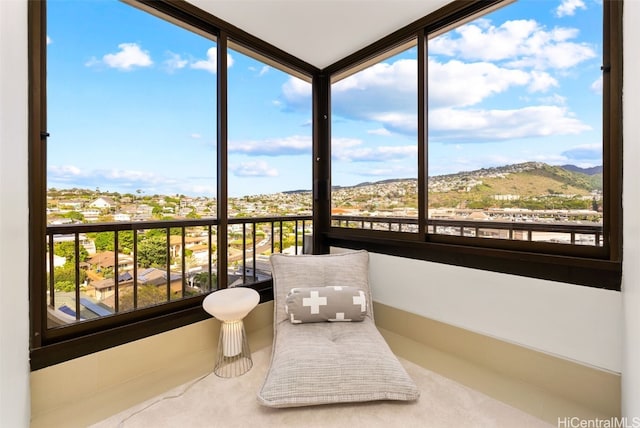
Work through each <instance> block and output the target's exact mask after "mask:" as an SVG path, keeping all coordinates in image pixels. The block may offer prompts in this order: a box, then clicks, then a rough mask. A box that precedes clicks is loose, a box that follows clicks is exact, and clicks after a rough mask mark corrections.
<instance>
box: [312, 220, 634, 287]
mask: <svg viewBox="0 0 640 428" xmlns="http://www.w3.org/2000/svg"><path fill="white" fill-rule="evenodd" d="M418 238H419V236H418V235H417V234H413V235H410V236H408V237H405V238H404V239H402V237H401V235H400V234H397V233H395V234H394V233H389V234H387V236H384V234H375V233H374V234H371V233H367V232H362V231H357V230H345V229H332V230H331V231H330V232H328V233H325V234H323V240H324V243H325V244H326V245H327V246H334V247H344V248H352V249H365V250H368V251H371V252H374V253H380V254H386V255H391V256H399V257H406V258H411V259H415V260H424V261H430V262H435V263H444V264H448V265H453V266H461V267H468V268H473V269H482V270H487V271H492V272H499V273H506V274H511V275H518V276H525V277H530V278H538V279H545V280H550V281H558V282H564V283H569V284H577V285H583V286H587V287H595V288H604V289H608V290H615V291H620V284H621V279H622V263H621V262H620V261H611V260H604V259H601V258H596V257H577V256H566V255H555V254H540V253H533V252H527V251H522V250H517V251H516V250H510V249H499V248H487V247H478V246H475V247H474V246H469V245H459V244H452V243H440V242H438V243H436V242H423V241H419V240H418Z"/></svg>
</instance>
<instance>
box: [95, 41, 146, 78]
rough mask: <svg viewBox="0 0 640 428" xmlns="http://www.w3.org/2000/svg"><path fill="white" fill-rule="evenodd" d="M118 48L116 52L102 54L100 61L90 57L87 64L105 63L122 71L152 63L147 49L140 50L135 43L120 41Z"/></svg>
mask: <svg viewBox="0 0 640 428" xmlns="http://www.w3.org/2000/svg"><path fill="white" fill-rule="evenodd" d="M118 48H119V49H120V50H119V51H118V52H116V53H108V54H106V55H104V56H103V57H102V60H101V61H100V60H96V59H95V58H92V59H91V60H90V61H89V62H87V65H88V66H92V65H96V64H105V65H106V66H107V67H110V68H115V69H118V70H122V71H130V70H133V69H134V68H136V67H149V66H151V65H153V61H152V60H151V55H149V51H145V50H142V49H141V48H140V46H139V45H138V44H137V43H120V44H119V45H118Z"/></svg>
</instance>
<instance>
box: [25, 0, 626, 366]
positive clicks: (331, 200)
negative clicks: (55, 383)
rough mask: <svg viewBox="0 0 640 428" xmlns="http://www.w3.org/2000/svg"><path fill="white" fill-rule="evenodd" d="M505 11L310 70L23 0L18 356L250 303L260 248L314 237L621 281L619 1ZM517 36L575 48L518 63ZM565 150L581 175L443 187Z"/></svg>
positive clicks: (226, 32) (115, 13)
mask: <svg viewBox="0 0 640 428" xmlns="http://www.w3.org/2000/svg"><path fill="white" fill-rule="evenodd" d="M507 3H511V2H509V1H501V0H489V1H474V2H467V1H454V2H452V3H450V4H448V5H447V6H445V7H444V8H442V9H441V10H439V11H437V12H434V13H433V14H432V15H428V16H426V17H424V18H422V19H421V20H419V21H416V22H414V23H412V24H409V25H408V26H407V27H405V28H403V29H400V30H398V31H397V32H395V33H393V34H391V35H389V36H388V37H386V38H384V39H382V40H380V41H378V42H376V43H375V44H373V45H371V46H369V47H366V48H364V49H363V50H362V51H360V52H356V53H355V54H353V55H351V56H349V57H347V58H344V59H342V60H340V61H338V62H337V63H335V64H333V65H331V66H329V67H327V68H326V69H323V70H319V69H316V68H315V67H313V66H311V65H309V64H306V63H304V62H303V61H301V60H299V59H297V58H295V57H292V56H290V55H288V54H286V53H284V52H282V51H280V50H278V49H277V48H274V47H273V46H270V45H268V44H267V43H266V42H264V41H263V40H260V39H257V38H255V37H253V36H251V35H249V34H247V33H244V32H243V31H241V30H239V29H238V28H236V27H233V26H232V25H229V24H226V23H224V22H223V21H220V20H218V19H217V18H214V17H211V16H209V15H207V14H205V13H203V12H202V11H201V10H199V9H197V8H196V7H195V6H193V5H191V4H190V3H188V2H173V1H147V0H127V2H125V3H121V2H116V1H105V2H100V3H99V4H98V3H94V2H84V1H73V2H69V1H56V0H50V1H48V2H44V1H32V2H29V32H30V34H29V49H30V91H29V93H30V137H29V165H30V167H29V180H30V182H29V192H30V194H29V201H30V207H29V211H30V245H29V246H30V267H31V268H30V272H29V275H30V278H29V283H30V299H31V312H30V317H31V326H32V334H31V363H32V369H37V368H41V367H44V366H47V365H50V364H55V363H58V362H61V361H65V360H67V359H71V358H75V357H77V356H80V355H85V354H87V353H90V352H95V351H98V350H101V349H105V348H107V347H111V346H115V345H118V344H122V343H125V342H127V341H131V340H135V339H138V338H142V337H146V336H148V335H151V334H155V333H158V332H162V331H166V330H168V329H171V328H176V327H179V326H182V325H186V324H189V323H192V322H195V321H199V320H202V319H205V318H206V317H208V315H207V314H206V313H204V311H203V310H202V308H201V302H202V299H203V298H204V295H205V294H206V293H208V292H210V291H211V290H214V289H215V288H216V287H226V286H228V285H229V284H242V285H248V286H252V287H254V288H256V289H258V290H259V291H260V293H261V295H262V298H263V300H267V299H269V298H270V294H269V293H270V292H271V289H270V280H269V279H268V275H263V273H264V272H261V270H262V267H263V266H262V265H261V260H260V256H266V255H268V254H269V253H271V252H274V251H290V252H291V253H293V254H299V253H300V252H309V249H308V247H309V246H308V244H309V243H310V240H311V233H312V239H313V241H312V242H313V250H314V251H316V252H326V251H328V249H329V247H330V246H337V247H353V248H365V249H369V250H371V251H375V252H379V253H384V254H391V255H396V256H401V257H410V258H416V259H421V260H428V261H434V262H440V263H447V264H452V265H456V266H465V267H471V268H476V269H485V270H491V271H497V272H505V273H511V274H516V275H524V276H529V277H534V278H542V279H549V280H556V281H563V282H569V283H573V284H580V285H587V286H594V287H604V288H609V289H614V290H619V289H620V277H621V263H620V262H621V162H620V160H621V148H622V143H621V132H620V127H621V117H622V112H621V93H622V71H621V62H622V58H621V56H622V47H621V40H622V38H621V16H622V2H619V1H609V0H605V1H604V2H603V3H600V4H599V3H598V2H590V3H585V5H584V8H582V7H581V6H577V7H576V8H571V7H568V6H565V7H564V8H561V9H548V10H543V8H540V7H539V3H536V4H535V7H534V8H529V7H528V6H530V5H531V2H530V1H520V2H517V3H515V4H513V5H510V6H509V5H507ZM132 5H133V6H135V7H131V6H132ZM503 6H504V7H503ZM513 11H515V12H513ZM516 12H517V13H516ZM554 14H555V15H554ZM60 16H64V17H65V18H66V20H67V21H66V24H65V25H62V24H61V21H57V19H58V18H59V17H60ZM553 16H556V18H553ZM585 17H587V18H588V19H589V21H588V22H589V26H590V27H589V28H590V32H588V34H583V33H581V32H580V31H576V29H579V28H582V27H581V26H582V25H583V21H581V20H582V19H583V18H585ZM560 18H562V22H563V23H562V24H561V25H560V24H558V25H556V24H553V23H550V22H551V21H549V20H550V19H560ZM514 19H518V20H519V21H518V22H517V23H514V22H513V20H514ZM600 22H601V24H600ZM516 24H517V25H516ZM596 27H598V28H601V31H600V32H599V31H593V28H596ZM467 33H472V34H473V36H472V37H469V39H471V40H480V41H485V40H486V39H487V38H496V37H497V38H498V39H499V40H501V41H502V42H503V43H500V44H498V43H497V42H496V43H492V44H490V49H488V50H487V49H485V48H486V45H487V44H486V43H484V42H483V44H481V46H477V47H474V48H473V49H471V50H469V49H468V47H469V46H468V45H465V44H464V43H463V42H464V41H465V34H467ZM504 36H506V39H500V37H504ZM518 37H520V39H518ZM514 38H516V39H517V40H520V41H522V42H523V43H525V44H527V43H528V45H527V46H528V48H529V49H530V52H531V51H533V50H535V49H537V48H539V47H540V46H547V47H549V46H551V48H554V49H556V50H558V49H559V48H560V47H561V48H562V49H560V50H561V51H562V52H563V53H564V52H567V49H566V48H568V47H574V48H575V51H574V52H576V55H577V56H576V55H573V56H571V57H567V58H561V59H563V60H565V61H569V60H572V61H573V62H572V66H571V67H568V66H567V67H564V68H562V67H556V68H553V67H551V68H549V64H550V61H551V59H552V58H555V59H558V57H552V56H551V55H545V56H543V57H542V58H543V59H544V61H546V63H545V62H544V61H543V63H541V64H538V65H536V63H535V62H534V61H533V59H535V58H533V59H532V58H531V57H530V56H526V55H524V54H520V55H518V54H517V52H519V51H518V50H517V49H516V48H517V47H518V44H517V43H515V44H514V40H513V39H514ZM550 40H551V41H550ZM545 43H546V45H545ZM554 43H555V44H554ZM497 46H501V47H502V48H503V50H497V51H494V50H493V49H497ZM520 47H521V46H520ZM481 48H482V49H481ZM552 51H553V49H552ZM469 52H472V54H470V53H469ZM498 53H500V55H498ZM481 54H484V55H485V57H483V56H482V55H481ZM578 54H580V55H582V56H580V55H578ZM537 58H538V59H540V57H537ZM600 63H601V64H600ZM545 64H546V65H545ZM556 65H557V64H556ZM544 66H547V68H544ZM600 66H601V67H602V74H601V86H600V83H598V82H600V79H599V77H598V76H599V75H600V70H599V68H600ZM478 69H479V70H480V72H478ZM443 70H444V71H446V72H445V73H442V71H443ZM461 70H463V71H461ZM469 70H471V71H469ZM558 70H561V72H560V71H558ZM504 76H507V77H508V78H507V79H506V86H504V85H505V79H504ZM452 77H455V79H454V80H453V81H451V80H450V79H451V78H452ZM467 80H468V81H472V82H476V81H477V82H480V83H478V84H477V85H476V84H474V85H472V86H471V87H469V86H468V85H467V83H468V82H467ZM310 82H311V83H310ZM501 85H502V86H501ZM600 87H601V88H602V90H601V92H600V91H599V88H600ZM463 88H467V89H466V90H465V91H462V92H463V93H461V89H463ZM545 88H547V89H548V90H547V92H544V91H543V89H545ZM575 88H577V90H575V91H574V89H575ZM356 89H357V90H356ZM506 89H511V90H515V92H508V91H507V90H506ZM594 89H596V90H595V91H594ZM473 91H476V92H477V93H476V98H472V99H471V101H469V96H471V95H473V94H472V93H471V92H473ZM528 91H529V92H528ZM478 94H479V95H478ZM572 94H577V97H578V98H574V95H572ZM465 100H467V101H465ZM541 107H544V108H541ZM494 116H495V117H501V118H505V121H506V118H508V119H509V120H510V124H513V125H512V126H510V127H504V126H502V127H500V126H499V125H501V123H498V122H497V121H495V117H494ZM532 118H534V119H542V121H541V120H537V121H533V119H532ZM491 120H493V122H492V125H493V126H487V125H486V123H489V122H491ZM483 123H485V125H483ZM531 123H536V124H537V125H536V126H535V127H534V128H535V129H533V130H531V129H527V126H526V125H527V124H529V125H530V124H531ZM274 124H275V125H276V126H273V125H274ZM540 124H542V125H545V124H546V126H547V127H543V126H541V125H540ZM598 124H600V125H598ZM505 128H506V129H507V130H509V131H510V132H511V134H509V132H504V129H505ZM500 129H502V130H503V132H502V133H500V132H499V130H500ZM514 130H517V131H519V132H520V133H517V132H515V131H514ZM554 130H555V133H556V134H558V133H559V134H561V137H562V138H561V139H559V140H553V139H554V138H555V137H554V136H553V135H554ZM558 130H560V131H558ZM524 131H528V132H529V133H530V134H533V135H534V136H535V138H536V139H534V137H531V135H525V134H526V133H525V134H523V132H524ZM514 132H515V134H514ZM496 135H497V137H496ZM498 137H500V138H498ZM525 137H530V138H525ZM541 137H544V138H542V139H537V138H541ZM474 138H475V139H477V138H480V140H483V142H482V143H478V142H477V141H476V140H473V139H474ZM583 139H584V140H583ZM488 140H491V141H488ZM494 140H495V141H494ZM498 140H499V142H500V143H501V144H502V143H504V142H508V143H509V144H508V146H505V147H501V146H500V145H498V142H497V141H498ZM492 141H493V142H492ZM533 141H535V144H536V150H531V145H532V144H531V143H530V142H533ZM549 141H552V143H553V144H551V143H549ZM478 147H479V148H480V151H478V149H477V148H478ZM309 155H312V156H311V158H309V157H310V156H309ZM499 156H501V157H499ZM562 156H564V158H563V157H562ZM572 156H574V157H575V156H582V157H583V158H582V161H581V162H578V161H577V160H576V162H575V163H574V165H575V166H577V167H581V168H584V169H586V168H591V167H598V166H600V165H601V167H602V178H601V182H598V179H597V176H589V175H584V174H583V175H582V176H579V177H581V180H582V181H580V180H578V179H577V178H576V177H578V175H576V174H575V171H572V168H568V167H566V168H564V170H565V171H566V173H562V174H565V175H562V174H560V173H558V170H556V169H553V168H552V169H548V168H547V167H544V168H540V170H539V171H538V170H537V169H536V170H535V171H537V172H538V173H537V174H533V173H532V172H531V171H532V169H531V168H529V169H526V168H521V169H522V171H516V169H513V170H512V171H509V174H512V175H516V173H518V174H520V173H522V174H523V176H524V177H525V178H522V177H520V178H521V179H520V181H518V182H517V183H514V184H509V185H504V183H505V181H503V182H500V181H499V180H501V179H504V180H507V181H509V180H510V178H509V177H511V175H508V174H507V173H504V174H503V175H504V176H505V177H500V176H496V177H487V178H481V179H480V178H478V177H461V176H459V177H458V178H457V179H456V180H449V182H447V183H444V182H445V181H446V180H444V179H443V177H445V176H447V175H448V174H458V175H460V174H461V172H462V171H476V170H478V168H483V167H484V168H485V169H489V168H499V167H503V166H506V165H514V164H518V163H520V164H522V163H524V162H527V163H530V162H543V161H546V162H544V163H545V164H547V165H551V166H553V167H554V168H556V167H557V166H562V165H564V164H565V161H566V163H567V164H570V162H569V160H571V159H573V158H571V157H572ZM600 159H601V161H600ZM520 160H521V161H522V162H519V161H520ZM489 161H491V162H493V163H491V162H489ZM516 161H518V162H516ZM599 161H600V162H599ZM474 162H475V163H474ZM599 164H600V165H599ZM574 170H575V168H574ZM512 172H513V173H512ZM583 172H584V171H583ZM554 174H555V175H554ZM463 175H464V174H463ZM485 175H486V174H485ZM561 175H562V177H563V178H562V180H564V181H562V180H560V181H561V183H560V182H558V183H556V182H554V183H552V182H551V181H550V180H551V178H552V176H553V177H556V178H557V177H559V176H561ZM585 177H586V178H585ZM588 177H591V178H588ZM463 178H464V179H463ZM511 178H513V177H511ZM366 181H370V182H378V183H377V185H376V186H377V187H376V186H374V189H373V190H371V189H369V190H368V191H367V192H365V193H364V195H365V196H364V197H361V196H360V195H358V193H359V192H360V190H362V187H366V186H357V185H358V184H361V183H363V182H366ZM556 181H557V180H556ZM400 182H403V186H400V185H398V184H399V183H400ZM87 183H90V184H89V185H87ZM443 183H444V184H446V186H445V185H444V184H443ZM531 183H533V184H531ZM385 184H391V187H385ZM530 185H531V186H533V185H535V188H536V190H535V192H533V191H530V190H529V189H528V187H527V186H530ZM332 186H333V191H332V190H331V189H332ZM338 186H340V187H338ZM445 187H446V188H447V189H448V190H447V191H446V192H445V191H444V189H445ZM344 189H347V190H348V191H346V192H344V193H341V190H344ZM354 189H356V190H355V191H354ZM540 189H542V190H540ZM310 190H311V191H310ZM477 192H480V194H479V197H475V196H476V193H477ZM482 192H484V193H482ZM540 192H542V195H541V193H540ZM265 193H269V194H272V195H276V196H277V197H276V199H275V200H276V202H275V203H274V202H273V201H268V202H267V201H266V200H265V198H263V197H262V196H261V195H264V194H265ZM444 193H448V194H447V195H446V196H447V197H444V195H443V194H444ZM470 196H474V197H473V198H472V197H470ZM292 201H293V202H292ZM536 204H538V205H536ZM540 204H541V205H540ZM573 204H575V205H573ZM585 204H586V206H585ZM332 209H333V210H334V211H333V212H332ZM547 209H548V210H549V211H550V214H549V215H551V216H554V217H553V221H556V222H558V219H557V218H556V217H555V216H556V215H558V216H560V214H561V213H563V212H564V211H563V210H566V212H567V214H566V217H565V218H563V217H562V216H560V217H559V218H560V223H561V224H560V226H557V225H552V224H550V223H551V222H545V221H544V220H545V219H544V218H543V217H544V216H542V215H541V212H540V211H541V210H547ZM310 210H311V212H310ZM341 210H342V211H343V212H340V211H341ZM500 210H502V211H500ZM527 210H529V211H527ZM536 210H537V211H538V212H534V211H536ZM570 210H585V212H584V213H580V214H579V215H578V216H576V215H574V214H575V213H572V214H569V211H570ZM345 214H349V215H351V214H353V216H352V217H353V218H349V215H345ZM507 214H508V215H509V219H508V220H509V221H507V218H506V217H505V216H507ZM448 216H452V217H454V218H449V217H448ZM457 216H462V218H458V217H457ZM471 216H473V217H471ZM500 216H502V217H500ZM475 217H479V218H475ZM533 217H535V221H533V222H532V221H531V219H532V218H533ZM513 220H518V221H513ZM579 222H580V223H579ZM586 222H590V223H586ZM54 223H57V224H54ZM538 223H539V224H538ZM505 224H506V225H507V226H505ZM534 224H535V226H532V225H534ZM485 225H490V226H485ZM505 228H506V230H507V231H506V232H505Z"/></svg>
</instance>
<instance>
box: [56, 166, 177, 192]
mask: <svg viewBox="0 0 640 428" xmlns="http://www.w3.org/2000/svg"><path fill="white" fill-rule="evenodd" d="M47 180H48V181H49V182H53V183H64V184H71V185H77V186H79V187H89V188H91V187H100V188H103V189H107V187H109V186H113V187H115V188H141V189H149V188H156V187H158V186H167V185H174V184H175V183H176V182H177V181H176V180H175V179H172V178H169V177H164V176H159V175H157V174H155V173H151V172H145V171H138V170H122V169H116V168H113V169H94V170H84V169H81V168H79V167H77V166H74V165H63V166H56V165H50V166H49V167H48V168H47Z"/></svg>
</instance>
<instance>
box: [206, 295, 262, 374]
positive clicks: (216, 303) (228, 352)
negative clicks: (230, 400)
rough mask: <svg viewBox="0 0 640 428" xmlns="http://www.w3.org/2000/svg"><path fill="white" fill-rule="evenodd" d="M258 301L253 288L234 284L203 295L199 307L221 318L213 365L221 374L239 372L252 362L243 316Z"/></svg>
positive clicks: (241, 372) (216, 372)
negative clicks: (214, 363) (232, 286)
mask: <svg viewBox="0 0 640 428" xmlns="http://www.w3.org/2000/svg"><path fill="white" fill-rule="evenodd" d="M259 302H260V295H259V294H258V292H257V291H256V290H254V289H252V288H247V287H234V288H225V289H222V290H218V291H214V292H213V293H211V294H209V295H208V296H207V297H205V298H204V300H203V301H202V307H203V308H204V310H205V311H207V312H208V313H209V314H211V315H212V316H213V317H215V318H217V319H219V320H220V321H221V322H222V325H221V327H220V339H219V340H218V352H217V358H216V365H215V367H214V369H213V372H214V373H215V374H216V375H218V376H220V377H233V376H240V375H242V374H244V373H246V372H247V371H249V369H250V368H251V366H253V360H252V359H251V351H250V350H249V343H248V341H247V335H246V333H245V331H244V323H243V322H242V320H243V318H244V317H245V316H247V314H248V313H249V312H251V311H252V310H253V308H255V307H256V306H257V305H258V303H259Z"/></svg>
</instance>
